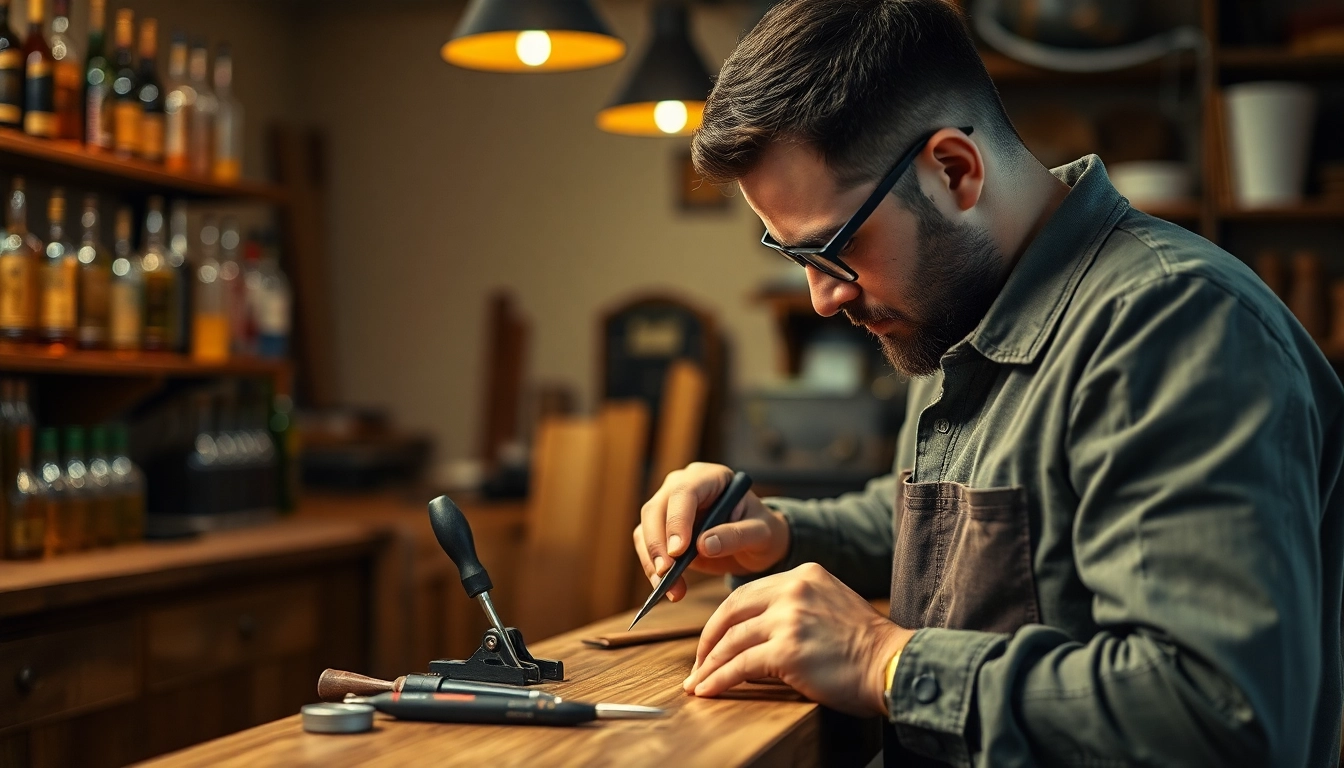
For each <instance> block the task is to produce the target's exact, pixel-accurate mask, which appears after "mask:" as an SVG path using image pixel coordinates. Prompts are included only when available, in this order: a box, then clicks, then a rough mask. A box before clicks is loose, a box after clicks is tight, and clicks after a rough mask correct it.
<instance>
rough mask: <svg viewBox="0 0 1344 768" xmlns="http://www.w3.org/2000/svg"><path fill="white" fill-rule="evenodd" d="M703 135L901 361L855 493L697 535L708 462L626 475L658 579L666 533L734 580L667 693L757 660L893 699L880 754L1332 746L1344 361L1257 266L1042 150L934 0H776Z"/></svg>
mask: <svg viewBox="0 0 1344 768" xmlns="http://www.w3.org/2000/svg"><path fill="white" fill-rule="evenodd" d="M694 154H695V161H696V164H697V167H698V168H699V169H700V171H701V173H702V174H704V175H705V176H706V177H707V178H708V179H710V180H712V181H715V182H720V183H726V182H736V183H737V184H738V185H739V186H740V188H741V190H742V194H743V196H744V198H745V199H746V201H747V202H748V203H749V204H750V205H751V207H752V208H753V210H755V212H756V213H757V214H758V215H759V216H760V218H761V220H762V221H763V222H764V224H765V227H766V234H765V236H764V238H763V242H764V244H765V245H767V246H770V247H772V248H774V249H775V250H777V251H779V252H780V253H781V254H783V255H784V256H786V257H788V258H791V259H793V260H794V261H796V262H798V263H799V264H801V265H803V267H804V268H805V269H806V271H807V279H808V285H809V289H810V292H811V296H812V302H813V306H814V307H815V308H816V311H817V312H818V313H819V314H821V315H826V316H829V315H833V314H835V313H837V312H843V313H845V315H846V316H847V317H848V318H849V319H850V320H851V321H852V322H854V323H856V324H860V325H863V326H864V327H866V328H867V329H868V330H869V331H870V332H872V334H873V335H874V336H876V337H877V339H878V341H879V342H880V343H881V344H882V346H883V348H884V349H885V351H886V353H887V357H888V358H889V359H890V361H891V363H892V364H893V365H894V366H895V367H896V368H897V369H898V370H900V371H902V372H904V373H907V374H909V375H911V376H914V377H917V378H916V379H915V381H914V383H913V385H912V386H911V389H910V396H909V405H908V414H907V418H906V422H905V426H904V428H903V430H902V433H901V435H900V437H899V443H898V447H897V456H896V462H895V466H894V472H893V475H891V476H888V477H884V478H881V479H878V480H875V481H873V482H872V483H871V484H869V486H868V488H867V490H866V491H865V492H863V493H858V494H851V495H847V496H843V497H840V498H838V499H832V500H813V501H799V500H789V499H767V500H764V501H762V500H761V499H758V498H756V497H755V496H754V495H749V496H748V497H747V499H746V500H744V501H743V502H742V504H741V505H739V507H738V509H737V510H736V511H735V512H734V518H733V520H734V521H733V522H731V523H729V524H726V525H723V526H719V527H717V528H715V529H713V530H710V531H706V532H705V533H704V535H703V536H702V537H701V538H700V539H699V540H698V541H695V542H691V541H688V539H689V536H690V531H691V525H692V521H693V519H694V517H695V514H696V512H697V510H701V509H703V508H704V507H706V506H707V505H708V503H709V501H710V500H712V499H713V498H714V496H715V495H716V494H717V493H718V492H719V491H720V490H721V489H722V487H723V486H724V484H725V483H726V482H727V480H728V477H729V471H728V470H727V468H725V467H720V466H714V465H705V464H696V465H692V466H690V467H688V468H687V469H685V470H682V471H679V472H674V473H672V474H671V475H670V476H669V477H668V478H667V480H666V482H665V483H664V485H663V486H662V488H661V489H660V490H659V491H658V492H657V494H656V495H655V496H654V497H653V498H652V499H651V500H650V501H649V502H648V503H647V504H646V505H645V507H644V509H643V512H642V522H641V525H640V527H639V528H637V529H636V530H635V545H636V549H637V550H638V551H639V554H640V558H641V560H642V562H643V564H644V569H645V572H646V574H648V575H649V576H650V579H651V580H656V579H657V577H658V576H659V575H660V574H662V573H664V572H665V571H666V570H667V568H668V566H669V565H670V562H671V558H672V557H674V556H676V555H678V554H680V553H681V552H683V551H684V550H685V548H686V547H687V546H696V547H698V548H699V551H700V553H701V556H700V557H699V558H698V559H697V561H696V565H695V566H694V567H697V568H698V569H700V570H703V571H709V572H714V573H729V574H736V575H738V576H741V577H746V578H752V579H754V580H752V581H749V582H748V583H746V584H745V585H744V586H741V587H739V588H738V589H737V590H736V591H735V592H734V593H733V594H732V595H731V596H730V597H729V598H728V599H727V600H726V601H725V602H724V603H723V605H722V606H721V607H720V608H719V609H718V611H717V612H716V613H715V614H714V616H713V618H712V619H711V620H710V621H709V623H708V624H707V625H706V627H705V630H704V632H703V634H702V636H701V640H700V645H699V649H698V651H697V654H696V660H695V665H694V667H693V669H692V671H691V674H690V676H689V677H688V678H687V679H686V689H687V691H688V692H690V693H693V694H695V695H698V696H714V695H717V694H719V693H721V692H723V691H724V690H726V689H728V688H729V687H731V686H733V685H735V684H737V683H739V682H741V681H743V680H746V679H749V678H754V677H761V676H768V675H773V676H777V677H779V678H781V679H782V680H784V681H785V682H787V683H788V684H790V685H792V686H793V687H795V688H796V689H798V690H799V691H801V692H803V693H804V694H806V695H808V696H809V697H811V698H813V699H814V700H816V701H819V702H821V703H823V704H826V705H829V706H831V707H834V708H837V709H840V710H844V711H847V712H851V713H856V714H860V715H864V714H868V715H876V714H879V713H880V714H883V715H885V716H886V718H887V721H888V725H889V730H888V732H887V737H888V738H887V745H886V747H885V755H886V759H887V761H888V763H889V764H901V765H913V764H918V763H921V762H923V761H924V760H933V761H939V762H949V763H953V764H957V765H969V764H975V765H994V766H1001V765H1031V764H1043V765H1064V764H1068V765H1116V766H1119V765H1136V764H1155V765H1258V766H1262V765H1275V766H1298V765H1311V766H1323V765H1331V764H1334V761H1335V759H1336V758H1337V755H1338V744H1339V733H1340V705H1341V672H1340V650H1341V649H1340V619H1341V617H1340V606H1341V586H1342V585H1341V582H1342V579H1344V577H1342V576H1341V564H1342V562H1344V528H1342V527H1341V520H1342V518H1344V491H1341V489H1340V483H1339V479H1340V472H1341V453H1342V452H1344V417H1342V416H1341V404H1342V403H1344V392H1342V391H1341V386H1340V382H1339V379H1338V377H1337V376H1336V374H1335V373H1334V371H1333V370H1332V369H1331V367H1330V366H1329V364H1328V363H1327V362H1326V360H1325V359H1324V357H1323V356H1322V355H1321V353H1320V352H1319V350H1318V349H1317V347H1316V346H1315V344H1314V343H1313V342H1312V340H1311V339H1310V338H1309V337H1308V335H1307V334H1306V333H1305V332H1304V331H1303V329H1302V328H1301V326H1300V325H1298V324H1297V323H1296V322H1295V321H1294V319H1293V318H1292V316H1291V315H1290V314H1289V312H1288V311H1287V310H1286V309H1285V308H1284V306H1283V305H1282V304H1281V303H1280V302H1279V301H1278V300H1277V299H1276V298H1275V297H1274V296H1273V295H1272V294H1271V293H1270V292H1269V291H1268V290H1267V289H1266V287H1265V286H1264V284H1263V283H1261V282H1260V281H1258V280H1257V279H1256V277H1255V275H1254V274H1252V273H1251V271H1250V270H1248V269H1247V268H1246V267H1245V266H1244V265H1242V264H1241V263H1240V262H1238V261H1237V260H1236V259H1235V258H1234V257H1232V256H1230V255H1228V254H1227V253H1225V252H1223V251H1222V250H1220V249H1219V248H1217V247H1216V246H1214V245H1213V244H1211V243H1209V242H1207V241H1205V240H1203V239H1201V238H1199V237H1197V236H1195V235H1193V234H1191V233H1190V232H1187V231H1185V230H1184V229H1181V228H1179V227H1176V226H1173V225H1171V224H1168V223H1166V222H1163V221H1159V220H1157V219H1154V218H1152V217H1149V216H1146V215H1144V214H1142V213H1139V212H1137V211H1135V210H1134V209H1132V208H1131V207H1130V206H1129V205H1128V203H1127V201H1125V200H1124V199H1123V198H1122V197H1120V196H1119V195H1118V194H1117V193H1116V191H1115V189H1114V188H1113V187H1112V186H1111V184H1110V183H1109V181H1108V180H1107V178H1106V173H1105V169H1104V168H1103V166H1102V163H1101V161H1100V160H1099V159H1098V158H1096V157H1094V156H1089V157H1085V158H1082V159H1080V160H1078V161H1076V162H1074V163H1072V164H1070V165H1067V166H1064V167H1062V168H1058V169H1055V170H1053V171H1049V170H1047V169H1045V168H1044V167H1042V166H1041V165H1040V164H1039V163H1038V162H1037V161H1036V160H1035V158H1033V157H1032V156H1031V154H1030V153H1029V152H1028V151H1027V150H1026V149H1025V148H1024V147H1023V145H1022V143H1021V141H1020V139H1019V138H1018V136H1017V135H1016V133H1015V132H1014V130H1013V128H1012V126H1011V124H1010V123H1009V121H1008V118H1007V116H1006V115H1005V114H1004V111H1003V108H1002V105H1001V103H1000V101H999V99H998V96H997V93H996V91H995V89H994V87H993V84H992V83H991V81H990V80H989V77H988V76H987V74H986V72H985V70H984V67H983V65H982V64H981V62H980V59H979V57H978V56H977V54H976V52H975V48H974V46H973V44H972V42H971V40H970V39H969V37H968V35H967V32H966V29H965V25H964V22H963V20H962V19H961V18H960V16H959V15H958V13H957V12H956V11H955V10H954V9H953V8H952V7H951V6H949V5H947V4H944V3H943V2H940V0H784V2H782V3H781V4H779V5H778V6H776V7H775V9H774V10H772V11H771V12H770V13H769V14H767V15H766V17H765V18H764V19H763V20H762V21H761V22H760V24H758V25H757V27H756V28H755V29H753V30H752V31H751V32H750V33H749V34H748V35H747V36H746V37H745V38H744V39H743V40H742V41H741V43H740V44H739V45H738V47H737V49H736V50H735V51H734V52H733V54H732V56H731V57H730V58H729V59H728V61H727V62H726V63H725V64H724V66H723V69H722V72H721V74H720V75H719V78H718V81H717V83H716V85H715V87H714V90H713V92H712V93H711V95H710V97H709V101H708V103H707V106H706V109H705V116H704V125H703V127H702V128H701V129H700V131H699V133H698V134H697V135H696V137H695V142H694ZM888 590H890V595H891V614H890V616H882V615H879V614H878V613H877V612H875V611H874V610H873V609H872V608H871V607H870V606H869V604H868V603H867V602H866V601H865V600H864V597H863V596H877V595H880V594H885V593H887V591H888ZM684 591H685V587H684V584H683V585H678V587H676V588H675V589H674V590H673V592H672V593H671V594H672V598H673V599H679V598H680V597H681V596H682V595H683V594H684ZM919 756H922V757H919Z"/></svg>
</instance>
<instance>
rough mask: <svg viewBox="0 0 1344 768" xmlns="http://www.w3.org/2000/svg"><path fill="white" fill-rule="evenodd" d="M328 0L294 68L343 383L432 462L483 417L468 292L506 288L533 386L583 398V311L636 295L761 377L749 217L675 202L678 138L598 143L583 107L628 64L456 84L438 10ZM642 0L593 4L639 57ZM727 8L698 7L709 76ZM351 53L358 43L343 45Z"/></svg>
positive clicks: (591, 318) (764, 366)
mask: <svg viewBox="0 0 1344 768" xmlns="http://www.w3.org/2000/svg"><path fill="white" fill-rule="evenodd" d="M372 7H373V6H370V5H357V6H342V7H338V8H335V9H328V10H326V11H324V12H323V13H322V14H320V15H318V16H316V17H315V18H314V19H313V20H312V22H311V23H310V24H308V25H305V26H304V28H303V30H302V36H301V38H300V42H301V47H302V50H303V51H304V56H303V57H302V59H301V61H300V65H299V69H298V70H297V72H296V74H297V75H298V77H299V81H300V83H301V84H302V87H301V88H300V100H301V104H302V106H303V111H304V113H305V114H306V115H307V116H308V117H309V118H310V119H311V120H314V121H316V122H318V123H319V124H321V125H322V126H324V127H325V128H326V130H327V132H328V134H329V137H330V148H331V157H332V159H333V162H332V167H331V179H330V206H329V210H330V214H331V216H330V227H329V240H328V242H329V244H330V250H331V253H330V256H331V261H332V266H333V269H332V281H333V290H334V292H335V293H334V295H335V306H336V308H337V314H338V316H337V318H336V338H337V339H338V342H339V345H338V352H339V355H340V371H341V383H342V386H343V389H344V394H345V396H346V398H347V399H348V400H350V401H352V402H362V403H379V404H384V405H386V406H388V407H389V408H391V409H392V411H393V412H394V413H395V414H396V416H397V419H398V421H399V422H400V423H402V424H404V425H407V426H410V427H413V428H420V429H426V430H429V431H431V432H432V433H433V434H434V435H435V436H436V437H437V438H438V443H439V448H440V458H442V459H454V458H461V457H466V456H469V455H470V454H471V451H472V450H473V446H474V445H475V440H476V434H477V429H478V414H479V412H480V408H479V405H480V402H481V397H482V393H481V386H482V381H481V379H482V372H481V361H482V359H483V357H484V355H485V350H484V348H483V344H484V338H483V333H484V329H483V327H482V321H483V316H484V313H485V298H486V296H487V294H488V292H489V291H490V290H491V289H492V288H494V287H497V286H508V287H510V288H512V289H513V290H514V291H515V292H516V294H517V296H518V298H519V300H520V303H521V305H522V307H523V308H524V309H525V310H526V312H527V313H528V314H529V315H530V316H531V318H532V321H533V344H532V349H531V354H530V368H531V370H530V373H531V376H532V378H533V379H541V380H561V381H565V382H570V383H572V384H573V385H575V386H576V387H577V388H578V390H579V392H580V393H581V394H582V395H583V397H584V399H585V401H586V403H588V404H590V403H591V398H592V396H593V392H594V390H595V386H596V382H595V378H596V367H597V358H596V354H595V352H596V351H595V346H596V343H595V342H596V336H597V317H598V314H599V312H600V309H601V308H602V307H604V306H607V305H610V304H612V303H614V302H617V301H619V300H621V299H622V298H623V297H625V296H628V295H630V294H631V293H632V292H635V291H643V290H649V289H659V290H671V291H675V292H677V293H680V294H682V295H684V296H685V297H687V298H688V299H691V300H693V301H695V302H697V303H698V304H700V305H702V306H704V307H706V308H707V309H709V310H711V311H712V312H713V313H714V314H715V315H717V316H718V317H719V319H720V321H721V322H722V325H723V326H724V328H725V330H726V331H727V333H728V334H729V336H730V338H731V340H732V343H733V347H734V363H735V365H734V371H733V373H734V376H735V379H736V381H737V382H738V383H753V382H760V381H762V380H763V379H766V378H768V377H770V376H771V375H772V372H773V369H774V368H773V366H774V354H775V350H774V347H773V344H774V339H773V335H772V333H773V332H772V329H771V326H770V324H769V319H768V316H767V314H766V311H765V310H764V308H762V307H759V306H754V305H752V304H750V302H749V297H750V295H751V294H752V292H753V291H754V290H755V289H756V287H757V286H758V285H759V284H760V283H761V282H762V281H763V280H764V279H766V277H767V276H769V275H770V274H773V273H774V272H775V270H777V269H778V266H777V264H776V261H777V260H778V259H777V257H773V256H771V255H769V254H768V253H765V252H763V251H764V249H762V248H760V247H759V246H758V245H756V244H755V238H757V237H759V232H760V230H759V222H758V221H757V220H756V218H755V217H754V215H752V213H751V212H750V210H749V209H748V208H747V207H746V205H745V204H743V203H742V201H741V200H740V199H734V200H733V201H732V206H731V208H730V210H729V211H728V212H727V213H724V214H718V215H715V214H710V215H705V214H701V215H687V214H684V213H681V212H679V211H678V209H677V207H676V204H675V197H674V188H675V178H676V177H675V176H674V175H673V172H674V165H673V161H674V158H675V156H676V154H677V152H678V151H680V150H682V149H683V148H685V147H686V146H687V145H688V142H687V140H685V139H681V140H674V139H638V138H628V137H618V136H610V135H607V134H603V133H601V132H599V131H598V130H597V129H596V128H595V127H594V126H593V115H594V113H595V112H596V110H597V109H598V108H599V107H601V106H602V105H603V104H604V103H605V101H606V100H607V99H608V98H609V97H610V95H611V94H612V93H613V91H614V89H615V88H616V87H617V85H618V82H619V80H620V78H621V77H622V76H623V75H624V73H625V71H626V69H627V67H629V66H631V65H632V64H633V62H632V61H631V60H630V59H627V61H626V62H624V63H623V64H622V65H619V66H611V67H606V68H603V69H598V70H592V71H588V72H579V73H567V74H550V75H532V76H521V75H496V74H483V73H476V72H467V71H463V70H460V69H456V68H454V67H451V66H449V65H447V64H445V63H444V62H443V61H442V60H441V59H440V58H439V54H438V50H439V46H440V45H441V44H442V43H443V42H444V41H445V40H446V39H447V36H448V35H449V33H450V32H451V30H452V28H453V26H454V24H455V22H456V20H457V16H458V14H459V12H460V11H459V9H460V7H461V6H460V5H454V4H451V3H444V4H442V5H440V4H438V3H434V4H423V3H412V4H406V5H380V6H378V7H377V10H371V8H372ZM645 8H646V6H645V5H644V4H643V3H636V2H620V3H607V4H605V5H603V6H602V9H603V11H604V12H605V13H606V15H607V17H608V19H609V20H610V21H611V23H612V24H613V25H614V26H615V28H616V30H617V31H618V33H619V34H620V35H622V36H623V37H624V38H625V39H626V40H627V41H631V42H634V43H635V45H636V48H637V49H638V47H639V42H640V41H642V40H643V38H644V36H645V35H646V34H647V30H646V29H645V24H646V21H645V17H644V13H645ZM743 13H744V6H729V7H728V8H725V9H697V11H696V16H695V22H694V26H695V28H696V30H697V32H698V33H699V39H700V40H701V41H702V43H701V45H702V49H703V50H704V52H705V53H706V54H707V56H708V57H709V58H711V60H712V66H713V68H715V69H716V68H717V63H718V62H719V61H721V60H722V57H723V56H724V55H726V53H727V52H728V51H729V50H730V49H731V47H732V44H733V42H734V41H735V40H736V38H737V34H738V29H737V27H738V24H739V23H740V21H741V17H742V15H743ZM356 41H357V43H356Z"/></svg>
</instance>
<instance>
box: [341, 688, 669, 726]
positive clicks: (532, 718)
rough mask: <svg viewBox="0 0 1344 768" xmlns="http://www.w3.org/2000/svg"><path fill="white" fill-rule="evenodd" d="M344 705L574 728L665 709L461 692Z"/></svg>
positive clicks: (448, 719) (408, 716) (422, 716)
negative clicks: (592, 722)
mask: <svg viewBox="0 0 1344 768" xmlns="http://www.w3.org/2000/svg"><path fill="white" fill-rule="evenodd" d="M345 701H346V703H347V704H369V705H371V706H373V707H374V708H376V709H377V710H378V711H379V712H383V713H384V714H388V715H392V716H393V717H396V718H399V719H401V720H428V721H431V722H436V723H497V724H502V725H508V724H514V725H578V724H579V723H587V722H591V721H593V720H629V719H644V718H651V717H662V716H663V715H665V714H666V710H662V709H658V708H657V707H641V706H637V705H634V704H584V703H581V702H577V701H540V700H538V701H530V700H527V699H513V698H507V699H506V698H502V697H499V696H474V695H471V694H464V693H405V692H402V693H380V694H378V695H377V696H369V697H360V696H347V697H346V699H345Z"/></svg>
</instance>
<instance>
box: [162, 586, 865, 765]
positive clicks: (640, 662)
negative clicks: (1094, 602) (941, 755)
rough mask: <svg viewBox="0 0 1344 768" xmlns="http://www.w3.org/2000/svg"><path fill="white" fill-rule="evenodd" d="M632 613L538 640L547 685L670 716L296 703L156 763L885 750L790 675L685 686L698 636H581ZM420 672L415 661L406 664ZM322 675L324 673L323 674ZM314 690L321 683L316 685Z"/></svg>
mask: <svg viewBox="0 0 1344 768" xmlns="http://www.w3.org/2000/svg"><path fill="white" fill-rule="evenodd" d="M726 593H727V590H726V588H725V587H724V586H723V585H722V584H721V583H718V582H713V583H706V584H704V585H700V586H697V587H696V588H695V589H694V590H693V591H692V593H691V595H690V596H688V598H687V599H686V600H685V601H684V602H682V603H664V604H663V605H660V606H658V607H657V608H655V609H654V610H653V612H652V613H650V614H649V616H648V617H647V618H646V619H645V620H644V621H646V622H648V623H649V625H650V626H649V628H650V629H653V628H657V627H673V626H684V625H687V624H693V623H697V622H703V621H704V620H705V619H707V618H708V617H709V615H710V614H711V613H712V612H713V610H714V608H715V606H717V605H718V603H719V602H720V601H721V600H722V599H723V597H724V596H725V595H726ZM632 615H633V612H627V613H624V614H620V615H618V616H614V617H612V618H610V619H605V620H603V621H599V622H595V623H594V624H592V625H589V626H587V627H583V628H581V629H578V630H575V631H574V632H569V633H566V634H564V635H560V636H558V637H555V638H552V639H550V640H546V641H542V642H538V643H535V644H530V645H532V651H533V652H534V653H535V654H536V655H538V656H541V657H546V658H559V659H562V660H563V661H564V662H565V671H566V673H567V676H568V679H567V680H566V681H565V682H562V683H553V684H549V685H546V686H542V687H541V688H542V689H543V690H548V691H550V692H552V693H558V694H560V695H563V696H565V697H567V698H570V699H572V700H575V701H590V702H597V701H607V702H617V703H626V704H644V705H649V706H656V707H665V708H667V709H668V710H669V716H668V717H667V718H665V719H661V720H643V721H637V720H627V721H601V722H597V723H591V724H588V725H584V726H579V727H573V728H559V727H555V728H553V727H540V726H480V725H446V724H436V723H415V722H400V721H397V720H394V719H391V718H388V717H386V716H383V715H378V719H377V721H376V723H375V727H374V730H373V731H372V732H369V733H363V734H351V735H324V734H313V733H305V732H304V731H303V727H302V725H301V723H300V719H299V716H298V715H297V714H295V715H293V716H291V717H287V718H284V719H282V720H277V721H275V722H273V723H268V724H266V725H262V726H258V727H256V728H252V729H249V730H246V731H242V732H240V733H236V734H233V735H232V736H226V737H224V738H221V739H216V740H214V741H211V742H207V743H205V744H200V745H197V746H195V747H191V748H189V749H185V750H182V751H180V752H176V753H173V754H170V755H165V756H163V757H161V758H159V759H157V760H154V761H151V762H149V763H147V764H146V765H150V766H156V767H157V768H188V767H189V766H238V767H239V768H241V767H242V766H247V767H248V768H253V767H255V766H312V768H336V767H337V766H347V765H389V766H390V765H412V766H413V765H435V766H455V765H472V766H476V765H479V766H491V767H492V768H494V767H497V766H526V767H527V768H538V767H539V766H565V765H582V766H608V765H610V766H678V767H679V768H680V767H683V766H715V767H720V766H722V767H731V766H793V767H795V768H805V767H806V766H817V765H832V764H848V765H863V764H864V763H865V762H866V761H867V760H868V759H869V758H871V757H872V755H873V754H875V753H876V749H877V746H876V742H875V740H874V739H873V735H874V733H875V721H856V720H852V719H849V718H841V717H840V716H837V715H835V713H833V712H830V711H829V710H824V709H823V708H821V707H820V706H818V705H816V704H813V703H810V702H807V701H805V700H803V699H802V697H801V696H799V695H798V694H797V693H796V692H794V691H793V690H791V689H789V688H785V687H781V686H766V685H751V684H748V685H743V686H740V687H739V688H736V689H734V690H732V691H729V692H728V693H727V694H726V695H724V696H723V697H720V698H715V699H699V698H695V697H693V696H688V695H686V694H685V693H683V692H682V690H681V681H682V680H683V679H684V678H685V677H686V675H687V674H688V673H689V672H690V668H691V662H692V661H693V659H694V656H695V647H696V643H697V642H698V640H697V639H696V638H684V639H681V640H673V641H669V642H666V643H655V644H650V645H641V646H635V647H630V648H622V649H614V650H598V649H594V648H588V647H585V646H584V645H583V644H582V643H581V642H580V639H581V638H583V637H591V636H592V635H595V634H609V633H614V632H618V631H620V630H622V629H624V627H625V626H626V625H628V624H629V622H630V618H631V617H632ZM407 671H411V670H407ZM314 684H316V681H314ZM314 696H316V694H314Z"/></svg>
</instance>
